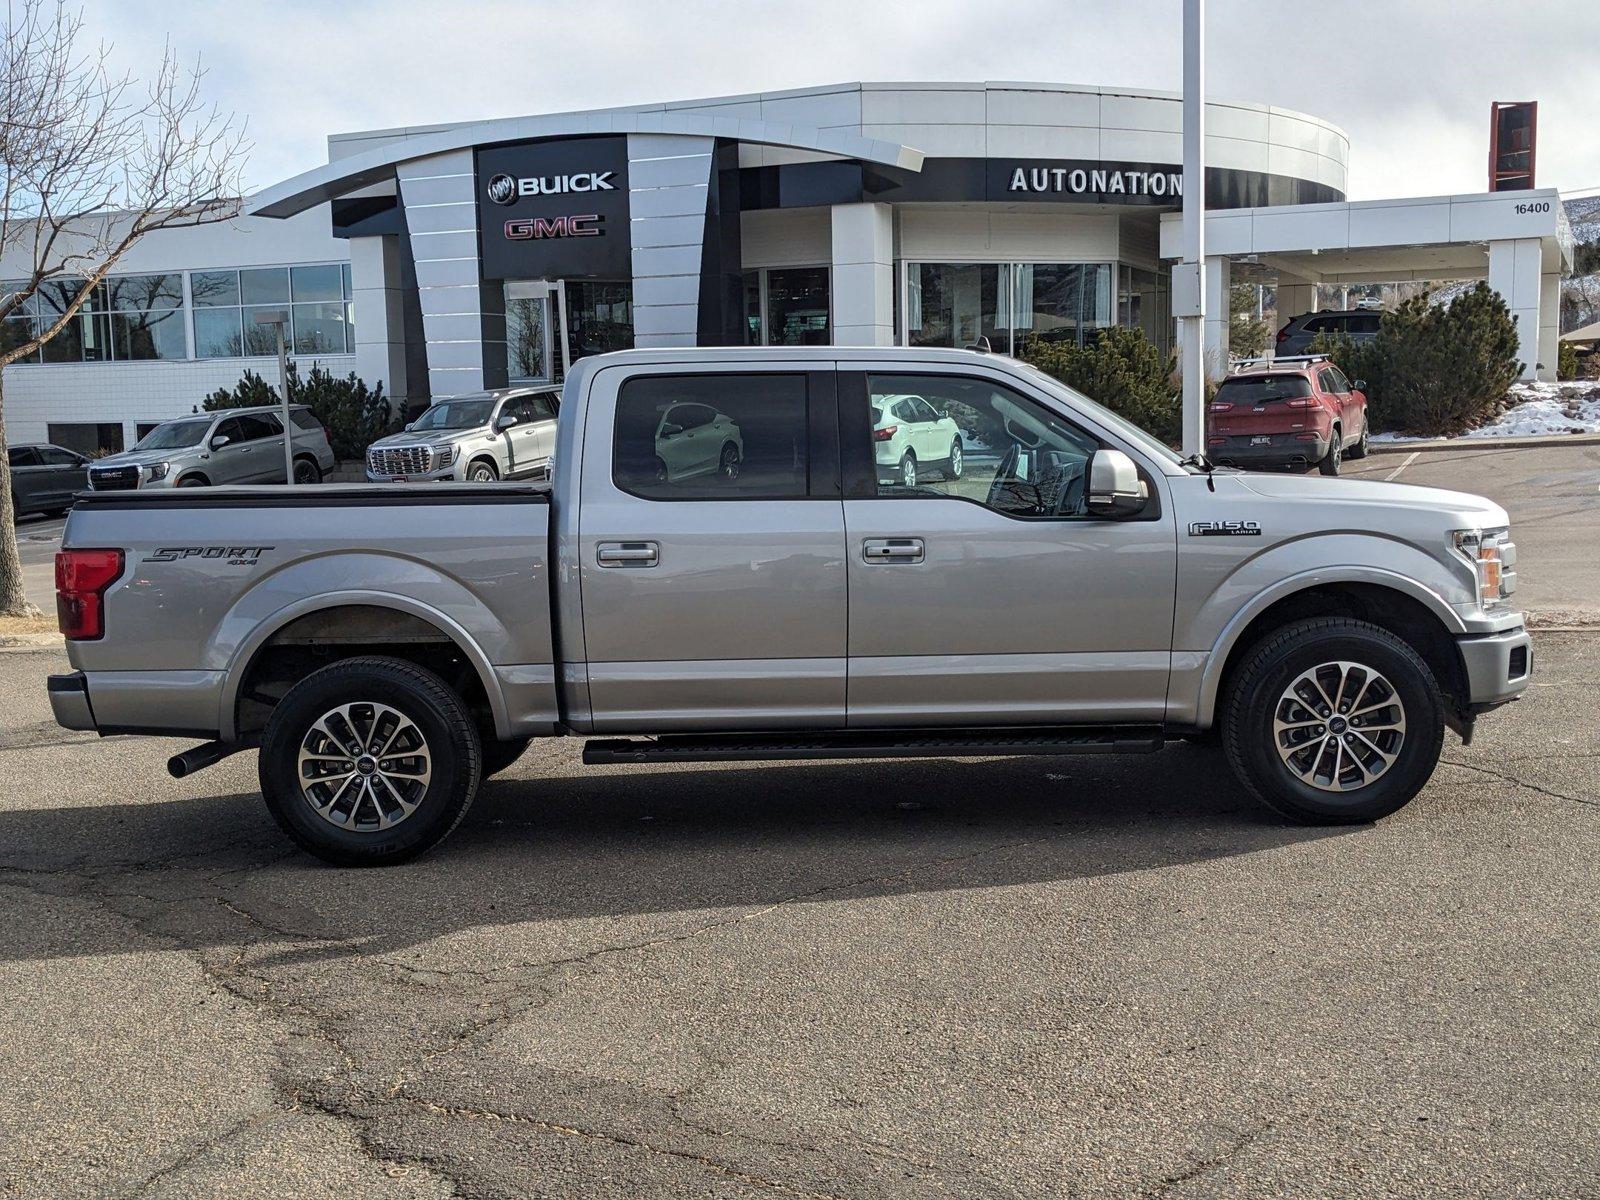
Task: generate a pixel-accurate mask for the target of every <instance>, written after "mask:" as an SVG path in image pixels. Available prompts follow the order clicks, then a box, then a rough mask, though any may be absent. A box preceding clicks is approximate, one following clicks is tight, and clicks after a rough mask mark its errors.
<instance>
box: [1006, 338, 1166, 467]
mask: <svg viewBox="0 0 1600 1200" xmlns="http://www.w3.org/2000/svg"><path fill="white" fill-rule="evenodd" d="M1021 365H1022V366H1025V367H1027V368H1028V369H1029V370H1030V371H1032V372H1033V373H1034V375H1035V376H1036V377H1037V381H1038V382H1039V383H1040V384H1041V385H1042V386H1043V387H1044V388H1045V389H1046V390H1047V391H1050V392H1053V393H1055V394H1056V395H1058V396H1063V397H1065V398H1067V399H1069V400H1071V401H1072V402H1073V403H1074V404H1078V405H1082V406H1083V407H1084V408H1086V409H1087V410H1088V411H1089V412H1090V413H1091V414H1092V415H1093V416H1094V418H1095V419H1096V420H1097V421H1099V422H1100V423H1101V424H1103V425H1105V426H1106V427H1107V428H1108V429H1113V430H1115V431H1116V432H1117V433H1118V434H1120V435H1121V436H1122V437H1124V438H1127V439H1128V441H1130V442H1132V443H1133V444H1134V445H1136V446H1138V447H1139V449H1141V450H1143V451H1144V452H1145V453H1146V454H1149V455H1151V456H1152V457H1154V458H1158V459H1160V460H1161V461H1162V462H1164V463H1170V464H1171V465H1172V466H1175V467H1176V466H1183V465H1184V463H1183V456H1182V455H1181V454H1179V453H1178V452H1177V451H1176V450H1174V449H1173V448H1172V447H1171V446H1169V445H1167V444H1166V443H1165V442H1163V441H1162V440H1161V439H1160V438H1158V437H1156V436H1155V435H1154V434H1153V433H1150V432H1149V431H1148V430H1144V429H1140V428H1139V427H1138V426H1137V425H1135V424H1134V423H1133V422H1132V421H1130V420H1128V419H1127V418H1126V417H1119V416H1118V415H1117V414H1116V413H1114V412H1112V411H1111V410H1110V409H1109V408H1107V407H1106V406H1105V405H1104V404H1097V403H1096V402H1095V401H1093V400H1091V399H1089V397H1087V396H1085V395H1084V394H1083V393H1082V392H1080V391H1076V390H1074V389H1073V388H1069V387H1068V386H1067V385H1066V384H1064V383H1062V382H1061V381H1060V380H1059V379H1056V378H1055V377H1053V376H1051V375H1046V374H1045V373H1044V372H1043V371H1041V370H1040V369H1039V368H1038V367H1036V366H1034V365H1033V364H1032V363H1022V364H1021Z"/></svg>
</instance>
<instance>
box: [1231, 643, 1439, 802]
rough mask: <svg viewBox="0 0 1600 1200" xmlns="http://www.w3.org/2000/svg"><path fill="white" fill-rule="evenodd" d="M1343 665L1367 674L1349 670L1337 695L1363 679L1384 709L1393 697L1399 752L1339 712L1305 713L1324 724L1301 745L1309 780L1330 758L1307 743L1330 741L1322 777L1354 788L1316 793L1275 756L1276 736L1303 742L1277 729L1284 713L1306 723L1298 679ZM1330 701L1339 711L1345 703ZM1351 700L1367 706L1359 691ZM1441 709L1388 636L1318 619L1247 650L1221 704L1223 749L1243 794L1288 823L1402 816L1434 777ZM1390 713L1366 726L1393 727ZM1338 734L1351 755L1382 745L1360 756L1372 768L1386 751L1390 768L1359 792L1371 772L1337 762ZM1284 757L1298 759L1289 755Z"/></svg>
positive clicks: (1412, 656)
mask: <svg viewBox="0 0 1600 1200" xmlns="http://www.w3.org/2000/svg"><path fill="white" fill-rule="evenodd" d="M1340 662H1347V663H1353V664H1356V665H1357V666H1358V667H1359V668H1360V670H1361V671H1362V672H1363V673H1366V674H1364V675H1361V676H1358V675H1357V674H1356V672H1355V671H1351V672H1350V673H1349V676H1348V678H1349V680H1350V682H1349V683H1348V684H1347V685H1346V684H1341V687H1358V686H1361V685H1362V679H1363V678H1365V679H1368V680H1369V683H1368V686H1369V687H1370V688H1373V689H1376V691H1377V695H1378V697H1379V700H1380V701H1381V700H1383V699H1384V698H1385V697H1387V696H1392V697H1393V698H1394V702H1396V703H1397V704H1398V705H1399V706H1400V708H1401V713H1400V715H1401V717H1402V718H1403V720H1404V729H1403V731H1402V734H1401V740H1399V741H1398V743H1397V744H1396V743H1395V742H1392V741H1386V740H1385V739H1388V738H1390V737H1392V733H1387V732H1385V733H1380V732H1377V731H1375V730H1374V729H1373V728H1372V727H1371V726H1370V725H1369V727H1368V728H1367V729H1366V731H1365V733H1363V732H1362V731H1360V730H1356V729H1355V727H1354V726H1353V725H1349V724H1347V721H1354V720H1358V719H1360V718H1357V717H1354V716H1352V717H1349V718H1345V717H1341V716H1340V711H1342V710H1340V711H1334V710H1332V709H1322V712H1321V713H1319V712H1312V713H1311V714H1310V715H1311V719H1312V720H1316V719H1317V718H1318V716H1321V715H1322V714H1323V713H1325V714H1326V717H1325V721H1326V723H1325V724H1320V725H1311V726H1310V727H1309V729H1308V730H1307V732H1306V736H1305V738H1304V740H1303V741H1300V742H1299V743H1298V744H1300V745H1302V746H1304V747H1306V750H1307V751H1308V753H1309V754H1310V755H1315V756H1316V757H1315V758H1311V757H1302V758H1301V759H1300V760H1299V761H1300V763H1301V765H1302V769H1306V764H1307V763H1315V764H1316V765H1314V766H1311V767H1310V768H1309V770H1310V771H1311V774H1312V776H1313V779H1316V778H1319V777H1321V776H1322V774H1323V773H1322V772H1321V771H1320V770H1319V768H1320V766H1321V764H1323V763H1324V762H1325V761H1326V760H1325V759H1323V758H1322V757H1321V756H1322V753H1323V751H1322V749H1320V748H1318V746H1313V743H1314V742H1315V743H1319V744H1320V743H1329V744H1330V745H1329V749H1330V750H1331V751H1332V753H1331V754H1330V755H1329V757H1330V758H1332V763H1331V764H1330V765H1331V768H1332V769H1331V770H1329V771H1328V772H1327V773H1326V776H1327V778H1328V779H1329V780H1330V781H1331V782H1337V780H1338V779H1340V778H1345V777H1346V776H1347V777H1348V780H1349V782H1350V783H1351V784H1352V786H1351V787H1350V788H1349V790H1345V791H1335V790H1329V789H1328V788H1326V787H1325V786H1314V785H1313V784H1312V783H1307V782H1305V780H1304V779H1303V778H1302V777H1301V776H1297V775H1296V773H1295V772H1294V771H1293V770H1292V769H1291V768H1290V766H1289V765H1288V763H1287V762H1286V761H1285V760H1284V758H1283V757H1282V756H1281V755H1280V752H1279V749H1278V738H1279V737H1280V736H1287V737H1290V738H1298V737H1299V736H1300V735H1299V733H1298V732H1288V731H1286V732H1285V733H1284V734H1279V733H1278V732H1277V731H1275V729H1274V721H1275V718H1276V717H1277V716H1278V715H1279V714H1280V713H1282V714H1283V715H1284V716H1285V719H1286V720H1290V719H1292V720H1293V721H1299V720H1301V718H1302V716H1303V714H1302V713H1301V712H1300V711H1299V710H1298V709H1297V708H1296V702H1295V701H1294V700H1292V699H1291V698H1290V697H1289V695H1288V689H1289V688H1290V686H1291V685H1292V684H1294V683H1295V682H1296V680H1297V677H1299V676H1300V675H1302V673H1305V672H1308V671H1313V670H1315V669H1316V668H1317V667H1319V666H1320V665H1323V664H1337V663H1340ZM1372 672H1376V674H1377V675H1378V676H1380V677H1381V679H1382V680H1383V684H1379V683H1377V682H1375V681H1371V679H1370V673H1372ZM1329 678H1330V679H1331V678H1333V676H1332V675H1330V676H1329ZM1385 684H1386V685H1387V690H1386V689H1385V686H1384V685H1385ZM1330 686H1331V684H1330ZM1328 698H1329V699H1330V700H1331V701H1332V702H1333V704H1334V705H1335V706H1337V705H1338V704H1339V702H1341V701H1345V700H1346V699H1347V698H1346V697H1345V696H1343V695H1334V696H1331V697H1328ZM1357 699H1363V697H1362V696H1361V695H1360V693H1358V695H1357ZM1368 700H1370V696H1369V697H1367V698H1365V699H1364V700H1363V703H1362V704H1361V705H1359V706H1356V705H1354V704H1353V702H1349V703H1347V707H1349V711H1350V712H1351V713H1352V714H1357V713H1362V712H1363V711H1367V712H1370V711H1371V709H1370V706H1369V704H1368V703H1367V702H1366V701H1368ZM1444 705H1445V701H1444V697H1443V695H1442V694H1441V692H1440V690H1439V684H1438V681H1437V680H1435V679H1434V677H1433V672H1432V671H1431V670H1429V668H1428V664H1427V663H1425V662H1424V661H1423V660H1422V658H1421V656H1420V655H1418V654H1417V652H1416V651H1415V650H1413V649H1412V648H1411V647H1410V646H1408V645H1406V644H1405V643H1404V642H1402V641H1401V640H1400V639H1399V638H1397V637H1395V636H1394V635H1393V634H1392V633H1390V632H1389V631H1388V630H1386V629H1380V628H1379V627H1378V626H1376V625H1371V624H1368V623H1367V622H1365V621H1357V620H1353V619H1351V618H1348V617H1316V618H1313V619H1311V620H1307V621H1298V622H1296V623H1294V624H1293V625H1288V626H1285V627H1284V628H1282V629H1279V630H1278V631H1276V632H1275V633H1272V634H1270V635H1268V636H1267V637H1266V638H1265V639H1264V640H1263V641H1261V642H1260V643H1259V644H1257V645H1256V646H1254V647H1252V648H1251V649H1250V650H1248V651H1247V652H1246V654H1245V657H1244V660H1243V661H1242V662H1241V663H1240V664H1239V669H1238V671H1237V673H1236V674H1235V675H1234V679H1233V682H1232V684H1231V685H1230V687H1229V689H1228V694H1227V695H1226V696H1224V697H1223V698H1222V714H1221V716H1222V719H1221V726H1222V745H1223V749H1224V750H1226V751H1227V755H1228V763H1229V765H1230V766H1231V767H1232V768H1233V771H1234V774H1236V775H1237V776H1238V777H1239V781H1240V782H1241V783H1243V784H1244V786H1245V788H1246V790H1248V791H1249V792H1250V794H1251V795H1253V796H1254V797H1255V798H1256V799H1257V800H1260V801H1261V802H1262V803H1263V804H1265V805H1267V807H1269V808H1271V809H1273V810H1275V811H1276V812H1278V813H1280V814H1282V815H1283V816H1285V817H1288V818H1289V819H1290V820H1293V821H1298V822H1300V823H1302V824H1306V825H1349V824H1356V823H1360V822H1365V821H1376V820H1378V819H1379V818H1381V817H1386V816H1388V815H1389V814H1390V813H1392V812H1395V811H1396V810H1398V809H1400V808H1403V807H1404V806H1405V805H1406V804H1407V803H1408V802H1409V801H1410V800H1411V798H1412V797H1413V796H1415V795H1416V794H1417V793H1418V792H1419V791H1421V790H1422V788H1423V785H1425V784H1426V783H1427V782H1428V779H1429V777H1430V776H1432V774H1433V770H1434V767H1435V766H1436V765H1437V764H1438V762H1439V753H1440V751H1441V749H1442V748H1443V745H1444ZM1301 707H1304V706H1301ZM1393 715H1394V714H1393V710H1392V709H1391V708H1387V707H1385V708H1382V709H1380V710H1379V712H1378V714H1377V715H1375V716H1371V717H1368V718H1367V720H1368V721H1376V720H1392V718H1393ZM1335 734H1342V736H1343V740H1344V741H1345V742H1349V743H1351V744H1352V745H1353V746H1357V747H1359V746H1360V743H1359V742H1355V741H1352V739H1362V740H1364V741H1365V740H1366V739H1367V737H1368V736H1370V737H1371V738H1374V739H1376V740H1377V742H1379V743H1382V745H1381V746H1380V745H1377V744H1375V743H1374V742H1373V741H1367V742H1366V744H1367V746H1368V747H1371V750H1367V749H1364V748H1363V749H1362V750H1361V753H1362V754H1363V755H1364V756H1365V757H1366V758H1367V760H1368V761H1369V762H1371V763H1376V762H1378V761H1379V758H1374V757H1373V756H1372V752H1371V751H1375V750H1379V749H1383V750H1387V751H1392V752H1393V761H1392V762H1391V763H1390V764H1389V765H1388V766H1387V768H1386V769H1384V770H1382V771H1380V772H1376V773H1375V774H1374V775H1373V777H1372V778H1371V782H1368V783H1365V784H1364V785H1360V784H1359V781H1360V779H1361V778H1362V777H1363V776H1364V775H1366V774H1367V773H1368V772H1367V771H1366V769H1365V768H1362V767H1360V766H1359V765H1358V764H1356V763H1354V762H1352V763H1350V764H1348V765H1347V766H1346V767H1344V769H1343V770H1341V768H1340V766H1339V764H1340V763H1341V762H1343V759H1342V758H1340V757H1338V755H1340V754H1342V753H1343V749H1342V747H1340V746H1338V745H1337V744H1336V743H1337V742H1338V741H1339V740H1340V739H1339V737H1336V736H1334V735H1335ZM1291 744H1292V743H1291ZM1290 758H1294V753H1293V752H1292V751H1291V753H1290ZM1380 758H1381V756H1380ZM1358 772H1359V773H1358ZM1358 785H1359V786H1358Z"/></svg>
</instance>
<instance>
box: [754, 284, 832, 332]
mask: <svg viewBox="0 0 1600 1200" xmlns="http://www.w3.org/2000/svg"><path fill="white" fill-rule="evenodd" d="M828 300H829V296H828V268H827V267H785V268H782V269H774V270H769V271H768V272H767V322H766V334H767V345H769V346H825V345H827V344H828V339H829V337H830V336H831V333H832V325H831V323H830V321H829V319H828Z"/></svg>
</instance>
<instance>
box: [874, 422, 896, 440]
mask: <svg viewBox="0 0 1600 1200" xmlns="http://www.w3.org/2000/svg"><path fill="white" fill-rule="evenodd" d="M899 432H900V426H898V425H885V426H884V427H883V428H882V429H874V430H873V431H872V440H873V441H875V442H890V441H893V440H894V435H895V434H897V433H899Z"/></svg>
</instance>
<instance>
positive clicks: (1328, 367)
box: [1206, 358, 1367, 475]
mask: <svg viewBox="0 0 1600 1200" xmlns="http://www.w3.org/2000/svg"><path fill="white" fill-rule="evenodd" d="M1365 386H1366V385H1365V383H1364V382H1363V381H1362V380H1359V379H1358V380H1356V381H1355V383H1353V384H1352V383H1351V382H1350V381H1349V380H1348V379H1346V378H1345V377H1344V372H1343V371H1341V370H1339V368H1338V367H1336V366H1334V365H1333V364H1332V363H1331V362H1329V361H1328V360H1327V359H1324V358H1297V359H1282V358H1280V359H1278V360H1276V361H1275V362H1271V363H1265V364H1262V365H1259V366H1251V367H1247V368H1245V369H1243V370H1241V371H1239V372H1237V373H1236V374H1233V375H1229V376H1228V377H1227V378H1226V379H1224V380H1223V381H1222V383H1221V385H1220V386H1218V388H1217V394H1216V395H1215V396H1214V397H1212V400H1211V415H1210V426H1211V428H1210V432H1209V434H1208V436H1207V437H1206V457H1208V458H1210V459H1211V461H1212V462H1214V463H1217V464H1219V465H1222V466H1230V467H1300V468H1304V467H1309V466H1311V465H1312V464H1315V465H1316V466H1317V467H1318V468H1320V469H1321V471H1322V473H1323V474H1324V475H1337V474H1338V473H1339V464H1340V462H1342V461H1343V460H1344V456H1345V454H1346V452H1348V453H1349V455H1350V457H1351V458H1365V457H1366V456H1367V398H1366V396H1364V395H1362V393H1361V389H1362V388H1363V387H1365Z"/></svg>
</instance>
